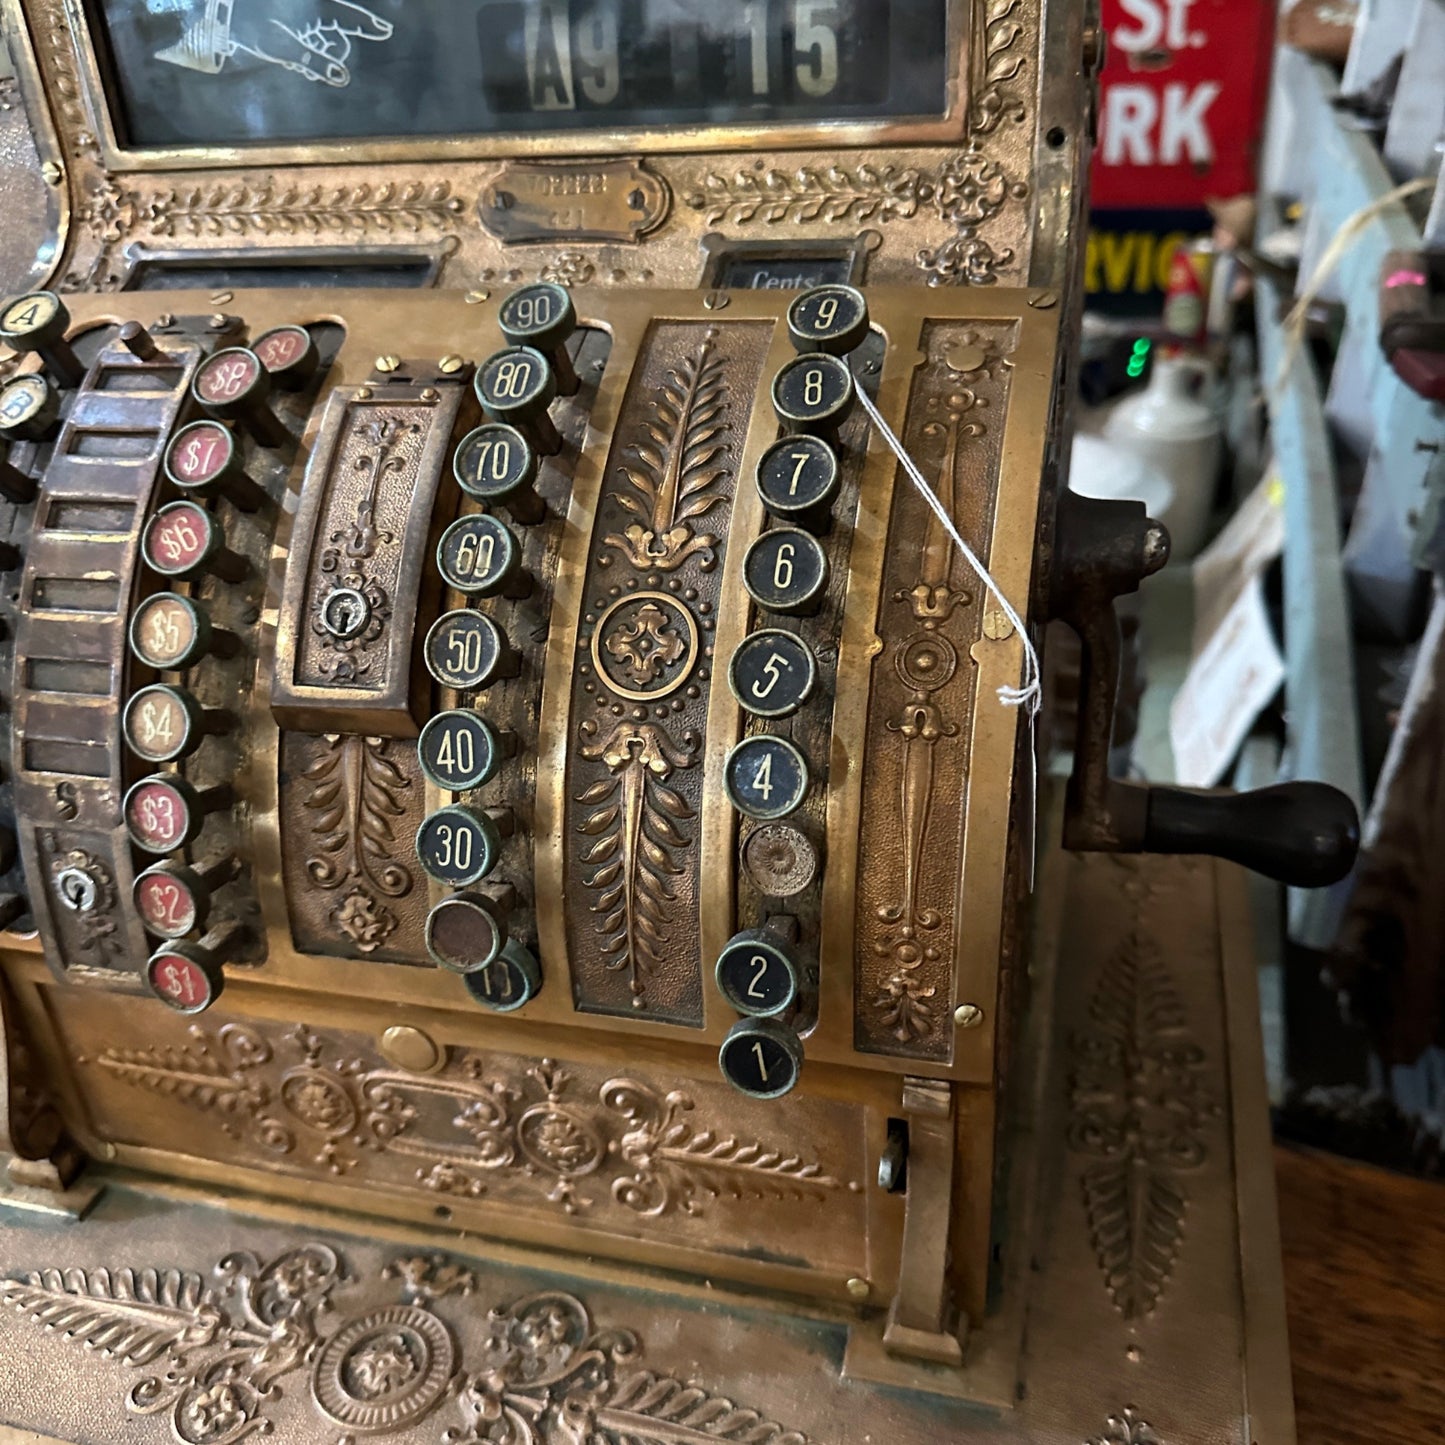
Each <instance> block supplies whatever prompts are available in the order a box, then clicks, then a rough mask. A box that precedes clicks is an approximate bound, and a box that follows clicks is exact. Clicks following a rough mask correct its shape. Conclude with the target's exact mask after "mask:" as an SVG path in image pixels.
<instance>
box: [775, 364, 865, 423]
mask: <svg viewBox="0 0 1445 1445" xmlns="http://www.w3.org/2000/svg"><path fill="white" fill-rule="evenodd" d="M855 400H856V397H855V394H854V388H853V373H852V372H851V371H849V370H848V364H847V362H844V361H839V360H838V358H837V357H836V356H829V355H827V354H826V353H822V352H820V353H817V354H816V355H812V356H800V357H798V358H797V359H796V360H794V361H790V362H788V364H787V365H786V366H784V367H783V368H782V369H781V370H780V371H779V372H778V374H777V376H776V377H775V378H774V380H773V410H774V411H776V412H777V414H778V420H779V421H781V422H782V423H783V425H784V426H785V427H787V428H788V430H789V431H794V432H803V433H806V434H808V435H810V436H823V437H828V436H833V435H835V434H836V433H837V431H838V428H839V427H840V426H842V425H843V423H844V422H845V421H846V420H847V419H848V413H849V412H851V411H852V410H853V403H854V401H855Z"/></svg>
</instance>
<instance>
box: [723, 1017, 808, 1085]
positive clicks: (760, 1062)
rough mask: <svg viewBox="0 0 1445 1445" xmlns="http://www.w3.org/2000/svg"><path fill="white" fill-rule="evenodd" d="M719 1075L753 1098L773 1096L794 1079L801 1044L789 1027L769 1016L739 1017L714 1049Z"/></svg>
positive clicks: (799, 1068) (799, 1067) (798, 1070)
mask: <svg viewBox="0 0 1445 1445" xmlns="http://www.w3.org/2000/svg"><path fill="white" fill-rule="evenodd" d="M718 1067H719V1068H720V1069H721V1070H722V1075H723V1078H725V1079H726V1080H727V1081H728V1083H730V1084H731V1085H732V1086H733V1088H735V1089H736V1090H737V1091H738V1092H739V1093H742V1094H747V1095H748V1096H749V1097H751V1098H754V1099H777V1098H780V1097H781V1096H782V1095H784V1094H786V1093H787V1092H788V1091H789V1090H790V1089H791V1088H792V1087H793V1085H794V1084H796V1083H797V1082H798V1075H799V1074H800V1073H801V1072H802V1070H803V1045H802V1043H801V1042H800V1041H799V1039H798V1036H797V1035H796V1034H795V1033H793V1031H792V1030H791V1029H788V1028H784V1027H783V1025H782V1024H779V1023H775V1022H774V1021H773V1020H771V1019H739V1020H738V1022H737V1023H735V1024H734V1025H733V1026H732V1028H730V1029H729V1030H728V1032H727V1037H726V1038H724V1039H723V1041H722V1047H721V1048H720V1049H719V1050H718Z"/></svg>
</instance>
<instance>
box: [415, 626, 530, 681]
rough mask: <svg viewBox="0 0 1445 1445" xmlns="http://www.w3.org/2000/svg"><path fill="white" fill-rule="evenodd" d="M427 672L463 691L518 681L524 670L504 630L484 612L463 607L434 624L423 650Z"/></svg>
mask: <svg viewBox="0 0 1445 1445" xmlns="http://www.w3.org/2000/svg"><path fill="white" fill-rule="evenodd" d="M422 653H423V655H424V656H425V658H426V667H427V671H428V672H429V673H431V675H432V676H433V677H434V678H435V679H436V680H437V681H438V682H439V683H441V685H442V686H443V687H455V688H458V689H459V690H461V691H467V690H468V689H470V688H477V687H486V686H487V685H488V684H489V683H492V682H495V681H497V680H498V679H500V678H507V677H516V675H517V674H518V672H520V671H521V668H522V660H521V658H520V657H518V656H517V653H516V651H515V650H514V649H513V647H512V645H511V643H509V642H508V641H507V639H506V637H505V636H504V635H503V633H502V629H501V628H500V627H498V626H497V624H496V623H495V622H493V621H492V619H491V618H490V617H488V616H487V615H486V614H485V613H484V612H473V611H471V610H470V609H468V608H465V607H461V608H458V609H457V610H456V611H455V612H445V613H443V614H442V615H441V616H440V617H438V618H437V620H436V621H435V622H434V623H432V626H431V631H429V632H428V633H427V635H426V642H425V644H424V645H423V647H422Z"/></svg>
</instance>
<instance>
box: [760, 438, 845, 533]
mask: <svg viewBox="0 0 1445 1445" xmlns="http://www.w3.org/2000/svg"><path fill="white" fill-rule="evenodd" d="M842 481H843V472H842V469H841V468H840V467H839V465H838V454H837V452H835V451H834V450H833V448H832V447H831V446H829V444H828V443H827V442H826V441H824V440H823V438H822V437H810V436H792V437H784V438H783V440H782V441H780V442H775V443H774V444H773V445H772V446H770V447H769V448H768V449H767V451H765V452H764V453H763V457H762V460H761V461H760V462H759V463H758V495H759V496H760V497H762V499H763V505H764V506H765V507H766V508H767V509H768V511H769V512H770V513H771V514H772V515H773V516H774V517H776V518H777V519H778V521H780V522H790V523H792V524H793V525H794V526H797V527H802V528H803V529H804V530H805V531H808V532H812V533H814V534H815V535H816V536H819V537H821V536H823V535H824V534H825V533H826V532H827V531H828V530H829V528H830V527H831V526H832V525H833V514H832V506H833V502H834V500H835V499H836V498H837V495H838V490H839V488H840V487H841V485H842Z"/></svg>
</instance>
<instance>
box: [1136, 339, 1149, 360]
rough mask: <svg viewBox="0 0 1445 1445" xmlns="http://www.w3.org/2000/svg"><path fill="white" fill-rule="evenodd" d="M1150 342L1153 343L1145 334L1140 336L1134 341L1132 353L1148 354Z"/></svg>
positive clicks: (1137, 354)
mask: <svg viewBox="0 0 1445 1445" xmlns="http://www.w3.org/2000/svg"><path fill="white" fill-rule="evenodd" d="M1152 344H1153V343H1152V342H1151V341H1150V340H1149V338H1148V337H1147V336H1141V337H1140V338H1139V339H1138V340H1137V341H1136V342H1135V343H1134V355H1135V356H1148V355H1149V348H1150V346H1151V345H1152Z"/></svg>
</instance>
